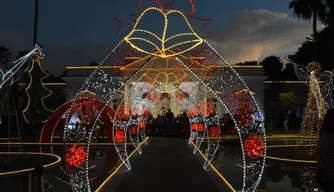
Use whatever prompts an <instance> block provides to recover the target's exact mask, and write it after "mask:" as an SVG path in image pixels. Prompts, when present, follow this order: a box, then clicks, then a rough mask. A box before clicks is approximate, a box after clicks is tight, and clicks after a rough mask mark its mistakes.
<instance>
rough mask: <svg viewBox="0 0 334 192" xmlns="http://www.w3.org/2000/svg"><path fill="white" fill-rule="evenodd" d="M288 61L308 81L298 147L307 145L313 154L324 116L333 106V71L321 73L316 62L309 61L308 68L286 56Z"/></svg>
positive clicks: (307, 148) (308, 151) (308, 150)
mask: <svg viewBox="0 0 334 192" xmlns="http://www.w3.org/2000/svg"><path fill="white" fill-rule="evenodd" d="M286 63H292V64H293V67H294V70H295V73H296V75H297V76H298V78H299V79H300V80H302V81H306V82H307V84H308V86H309V92H308V98H307V103H306V108H305V113H304V114H303V117H302V123H301V128H300V131H299V137H298V140H297V147H298V146H305V147H306V150H307V153H308V154H309V155H313V154H314V153H315V152H316V144H317V141H318V138H319V133H320V129H321V126H322V122H323V119H324V116H325V114H326V112H327V109H329V108H332V107H333V79H332V77H331V72H329V71H324V72H322V73H320V74H319V72H320V71H321V67H320V64H319V63H316V62H311V63H309V64H308V65H307V67H306V68H304V67H303V66H300V65H298V64H296V63H293V62H292V61H291V60H290V59H288V58H286ZM310 145H313V146H310ZM314 145H315V147H314Z"/></svg>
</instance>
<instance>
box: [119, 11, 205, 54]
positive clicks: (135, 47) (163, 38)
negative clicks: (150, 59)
mask: <svg viewBox="0 0 334 192" xmlns="http://www.w3.org/2000/svg"><path fill="white" fill-rule="evenodd" d="M148 11H159V12H160V13H161V14H162V15H163V17H164V21H165V23H164V29H163V33H162V38H161V39H160V38H159V36H158V35H156V34H155V33H152V32H150V31H147V30H142V29H136V28H137V26H138V23H139V22H140V20H141V19H142V17H143V15H144V14H145V13H146V12H148ZM172 13H178V14H181V15H182V17H183V18H184V20H185V21H186V23H187V25H188V27H189V29H190V30H191V31H192V33H193V35H194V36H195V37H196V38H197V39H196V40H197V41H198V42H197V43H196V44H195V45H193V46H191V47H190V48H188V49H186V50H183V51H180V52H177V53H173V54H170V55H166V51H169V50H170V49H171V48H173V47H177V46H179V45H182V44H187V43H193V42H196V41H194V40H192V41H185V42H180V43H176V44H174V45H172V46H171V47H169V48H167V49H166V48H165V43H166V41H167V40H171V39H173V38H176V37H179V36H186V35H189V34H190V33H179V34H177V35H173V36H171V37H169V38H167V39H166V33H167V26H168V15H169V14H172ZM136 30H139V31H140V32H144V33H147V34H149V35H152V36H153V37H155V38H157V37H158V38H159V39H160V40H161V49H159V48H157V49H158V50H159V52H160V53H161V54H156V53H152V52H148V51H145V50H143V49H141V48H140V47H138V46H136V45H134V44H133V43H132V42H131V38H136V40H142V41H145V42H146V43H149V44H152V45H153V46H154V47H156V45H155V44H154V43H153V42H151V41H149V40H147V39H145V38H140V39H139V38H137V37H131V36H132V35H133V34H134V33H135V32H136ZM124 40H125V41H126V42H127V43H129V44H130V46H131V47H132V48H134V49H136V50H138V51H140V52H142V53H146V54H148V55H152V56H156V57H162V58H167V57H174V56H177V55H180V54H182V53H185V52H188V51H189V50H192V49H194V48H195V47H197V46H198V45H200V44H202V43H203V39H202V38H201V37H200V36H198V35H197V34H196V32H195V31H194V29H193V28H192V26H191V25H190V23H189V21H188V19H187V17H186V16H185V15H184V14H183V13H182V12H181V11H178V10H170V11H168V12H167V13H165V12H164V11H163V10H161V9H158V8H156V7H150V8H148V9H146V10H145V11H143V12H142V13H141V14H140V16H139V17H138V18H137V22H136V23H135V25H134V26H133V29H132V31H130V33H129V34H128V35H127V36H126V37H125V38H124Z"/></svg>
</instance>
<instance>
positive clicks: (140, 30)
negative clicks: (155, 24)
mask: <svg viewBox="0 0 334 192" xmlns="http://www.w3.org/2000/svg"><path fill="white" fill-rule="evenodd" d="M134 32H143V33H147V34H150V33H151V31H148V30H145V29H134ZM152 35H153V37H155V38H157V39H158V40H159V41H162V39H161V38H160V37H159V36H158V35H156V34H154V33H152Z"/></svg>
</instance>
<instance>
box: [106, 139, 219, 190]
mask: <svg viewBox="0 0 334 192" xmlns="http://www.w3.org/2000/svg"><path fill="white" fill-rule="evenodd" d="M191 149H192V147H190V146H189V145H188V144H187V142H185V140H183V139H180V138H169V139H168V138H151V141H150V142H149V144H148V146H146V147H144V149H143V154H142V155H138V156H137V157H134V160H133V161H134V162H131V159H130V162H131V165H132V170H131V171H129V172H126V173H125V172H124V171H123V173H122V172H121V173H117V174H116V175H115V178H114V179H113V178H112V179H111V180H109V182H108V184H107V185H105V186H104V187H103V188H102V190H101V192H107V191H116V192H123V191H124V192H127V191H145V192H151V191H152V192H153V191H154V192H157V191H159V192H178V191H180V192H186V191H191V192H197V191H198V192H203V191H210V192H216V191H219V189H218V187H217V186H216V185H215V183H214V181H213V180H212V179H211V176H210V175H209V173H208V172H207V171H205V170H204V169H203V167H202V166H203V165H202V162H200V160H199V158H198V157H197V156H195V155H194V154H193V153H192V150H191ZM117 175H118V176H117ZM120 175H122V176H120ZM120 177H122V178H121V179H120ZM113 180H114V181H113ZM113 182H114V183H113ZM112 183H113V184H112ZM116 183H117V184H116ZM115 185H116V186H115Z"/></svg>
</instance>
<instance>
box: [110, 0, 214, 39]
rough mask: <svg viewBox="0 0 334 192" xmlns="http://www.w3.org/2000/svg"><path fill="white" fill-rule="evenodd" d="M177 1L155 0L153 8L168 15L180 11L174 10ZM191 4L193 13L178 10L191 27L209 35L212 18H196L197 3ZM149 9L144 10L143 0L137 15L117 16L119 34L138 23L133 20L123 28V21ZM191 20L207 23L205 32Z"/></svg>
mask: <svg viewBox="0 0 334 192" xmlns="http://www.w3.org/2000/svg"><path fill="white" fill-rule="evenodd" d="M175 1H176V0H172V1H169V2H161V0H154V2H155V3H156V4H157V5H156V6H153V7H156V8H159V9H161V10H163V11H164V12H165V13H168V12H169V11H171V10H178V9H173V8H172V5H173V4H174V2H175ZM189 3H190V5H191V11H190V12H185V11H182V10H178V11H180V12H181V13H183V14H184V15H185V16H186V17H187V20H188V22H189V23H190V25H191V26H192V27H193V28H195V29H196V30H197V31H199V32H201V33H203V34H205V35H209V34H210V33H209V31H208V26H209V25H210V24H211V23H212V22H213V19H211V18H200V17H196V16H194V14H195V13H196V6H195V3H194V0H189ZM166 7H167V8H166ZM148 8H150V7H148ZM148 8H145V9H143V8H142V0H138V7H137V9H138V11H137V12H136V13H133V14H129V15H123V16H115V17H114V19H115V20H116V21H117V22H118V28H117V33H122V32H123V31H125V30H127V29H128V28H130V27H131V26H133V25H134V24H135V23H136V22H137V21H136V20H133V21H132V22H131V23H130V24H128V25H126V26H123V23H122V19H124V18H130V17H135V16H138V15H139V14H141V13H142V12H144V11H145V10H146V9H148ZM190 19H196V20H199V21H204V22H205V24H204V30H202V29H201V28H199V27H198V26H196V25H195V24H194V23H193V22H191V21H190Z"/></svg>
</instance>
